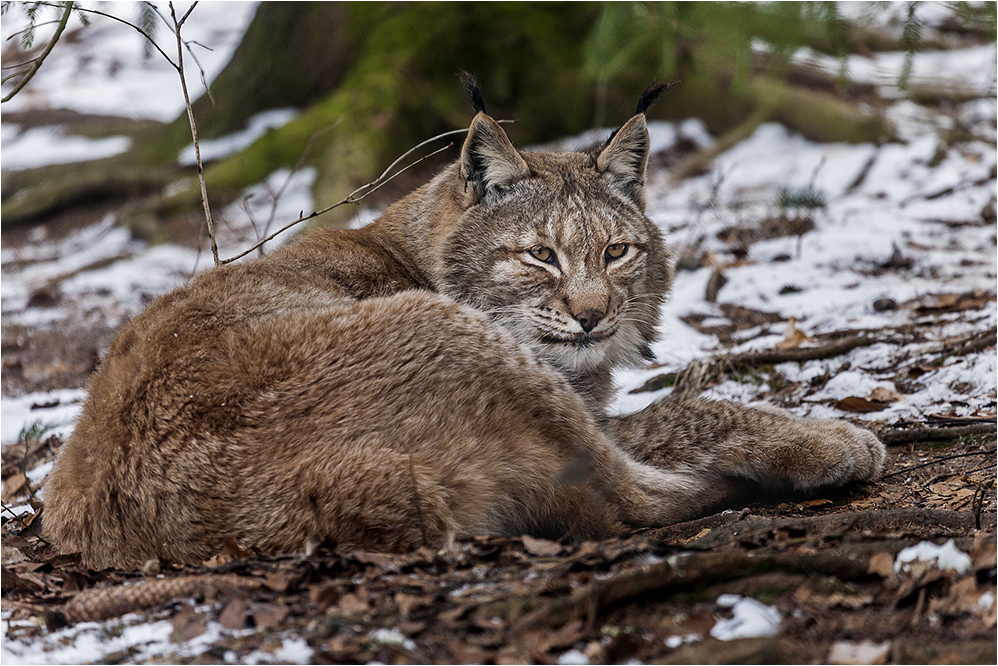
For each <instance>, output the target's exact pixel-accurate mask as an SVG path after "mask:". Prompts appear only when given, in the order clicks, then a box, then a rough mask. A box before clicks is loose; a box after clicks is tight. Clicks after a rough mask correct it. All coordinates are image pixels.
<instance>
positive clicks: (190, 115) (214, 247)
mask: <svg viewBox="0 0 998 666" xmlns="http://www.w3.org/2000/svg"><path fill="white" fill-rule="evenodd" d="M197 4H198V3H196V2H195V3H194V4H193V5H191V7H190V9H188V10H187V13H186V14H184V18H183V19H182V20H181V21H177V11H176V9H175V8H174V7H173V3H172V2H171V3H170V5H169V6H170V18H172V19H173V26H174V32H175V33H176V35H177V65H176V68H177V72H178V73H179V74H180V87H181V88H183V90H184V104H185V105H186V106H187V120H188V121H189V122H190V125H191V137H192V138H193V140H194V158H195V160H196V161H197V166H198V182H199V183H200V184H201V204H202V206H203V207H204V219H205V222H206V223H207V225H208V238H209V239H210V240H211V256H212V259H213V260H214V261H215V265H216V266H218V265H219V263H220V262H219V260H218V243H217V242H216V240H215V223H214V222H212V220H211V206H210V205H209V204H208V187H207V185H206V184H205V182H204V164H203V163H202V162H201V144H200V143H198V126H197V123H196V122H194V108H193V107H192V106H191V96H190V94H189V93H188V92H187V80H186V79H185V78H184V43H183V40H182V39H181V38H180V28H181V26H182V25H183V22H184V21H186V20H187V17H188V16H190V13H191V12H192V11H193V10H194V7H196V6H197Z"/></svg>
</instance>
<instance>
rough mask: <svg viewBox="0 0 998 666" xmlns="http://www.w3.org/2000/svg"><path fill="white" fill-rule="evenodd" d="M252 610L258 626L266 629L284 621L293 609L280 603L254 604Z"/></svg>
mask: <svg viewBox="0 0 998 666" xmlns="http://www.w3.org/2000/svg"><path fill="white" fill-rule="evenodd" d="M250 612H251V613H252V614H253V621H254V622H255V623H256V626H257V627H261V628H264V629H266V628H269V627H276V626H278V625H280V624H281V623H282V622H284V620H285V619H286V618H287V617H288V613H290V612H291V609H290V608H288V607H287V606H283V605H280V604H253V605H252V607H251V609H250Z"/></svg>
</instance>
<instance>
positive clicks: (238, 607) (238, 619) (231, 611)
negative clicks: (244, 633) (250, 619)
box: [218, 597, 247, 631]
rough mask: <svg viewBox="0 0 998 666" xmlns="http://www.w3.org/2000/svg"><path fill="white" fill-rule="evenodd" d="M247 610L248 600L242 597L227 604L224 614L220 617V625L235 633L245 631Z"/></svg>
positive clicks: (223, 610)
mask: <svg viewBox="0 0 998 666" xmlns="http://www.w3.org/2000/svg"><path fill="white" fill-rule="evenodd" d="M246 610H247V603H246V600H245V599H243V598H241V597H237V598H236V599H233V600H231V601H230V602H229V603H227V604H226V605H225V608H223V609H222V612H221V613H220V614H219V616H218V623H219V624H221V625H222V626H223V627H225V628H226V629H232V630H233V631H236V630H238V629H245V628H246Z"/></svg>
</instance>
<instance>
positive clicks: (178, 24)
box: [171, 2, 198, 28]
mask: <svg viewBox="0 0 998 666" xmlns="http://www.w3.org/2000/svg"><path fill="white" fill-rule="evenodd" d="M197 6H198V3H197V2H194V3H192V4H191V6H190V7H189V8H188V9H187V12H186V13H185V14H184V16H183V18H181V19H180V21H178V22H177V27H178V28H181V27H183V25H184V21H186V20H187V17H188V16H190V15H191V12H193V11H194V8H195V7H197ZM172 11H173V10H172V9H171V14H172ZM174 20H175V21H176V17H175V16H174Z"/></svg>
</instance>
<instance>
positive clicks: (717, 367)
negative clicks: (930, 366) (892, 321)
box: [631, 335, 880, 393]
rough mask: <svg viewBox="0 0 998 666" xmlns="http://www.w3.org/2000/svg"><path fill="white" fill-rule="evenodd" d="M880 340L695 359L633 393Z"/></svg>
mask: <svg viewBox="0 0 998 666" xmlns="http://www.w3.org/2000/svg"><path fill="white" fill-rule="evenodd" d="M878 342H880V340H878V339H877V338H873V337H867V336H859V335H856V336H852V337H849V338H846V339H845V340H840V341H838V342H833V343H832V344H829V345H825V346H824V347H797V348H796V349H768V350H765V351H753V352H744V353H742V354H735V355H734V356H717V357H716V358H714V359H713V360H712V361H706V364H707V365H706V367H704V363H705V361H694V362H693V363H692V364H690V366H697V367H690V366H687V367H686V368H683V369H682V370H679V371H677V372H668V373H665V374H661V375H656V376H654V377H652V378H651V379H649V380H648V381H646V382H645V383H644V384H642V385H641V386H639V387H638V388H636V389H634V390H632V391H631V393H644V392H647V391H658V390H660V389H662V388H665V387H666V386H669V385H671V384H673V383H674V384H675V385H677V386H678V385H679V383H680V382H681V381H682V379H683V378H684V377H687V376H696V377H699V378H700V379H701V380H702V381H703V383H704V385H706V383H707V380H708V379H710V378H713V377H714V376H721V377H723V376H724V375H726V374H730V373H732V372H735V371H737V370H738V368H740V367H742V368H758V367H762V366H766V365H776V364H777V363H787V362H797V363H803V362H804V361H816V360H820V359H825V358H833V357H835V356H841V355H842V354H845V353H847V352H850V351H852V350H853V349H856V348H858V347H869V346H870V345H874V344H877V343H878Z"/></svg>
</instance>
